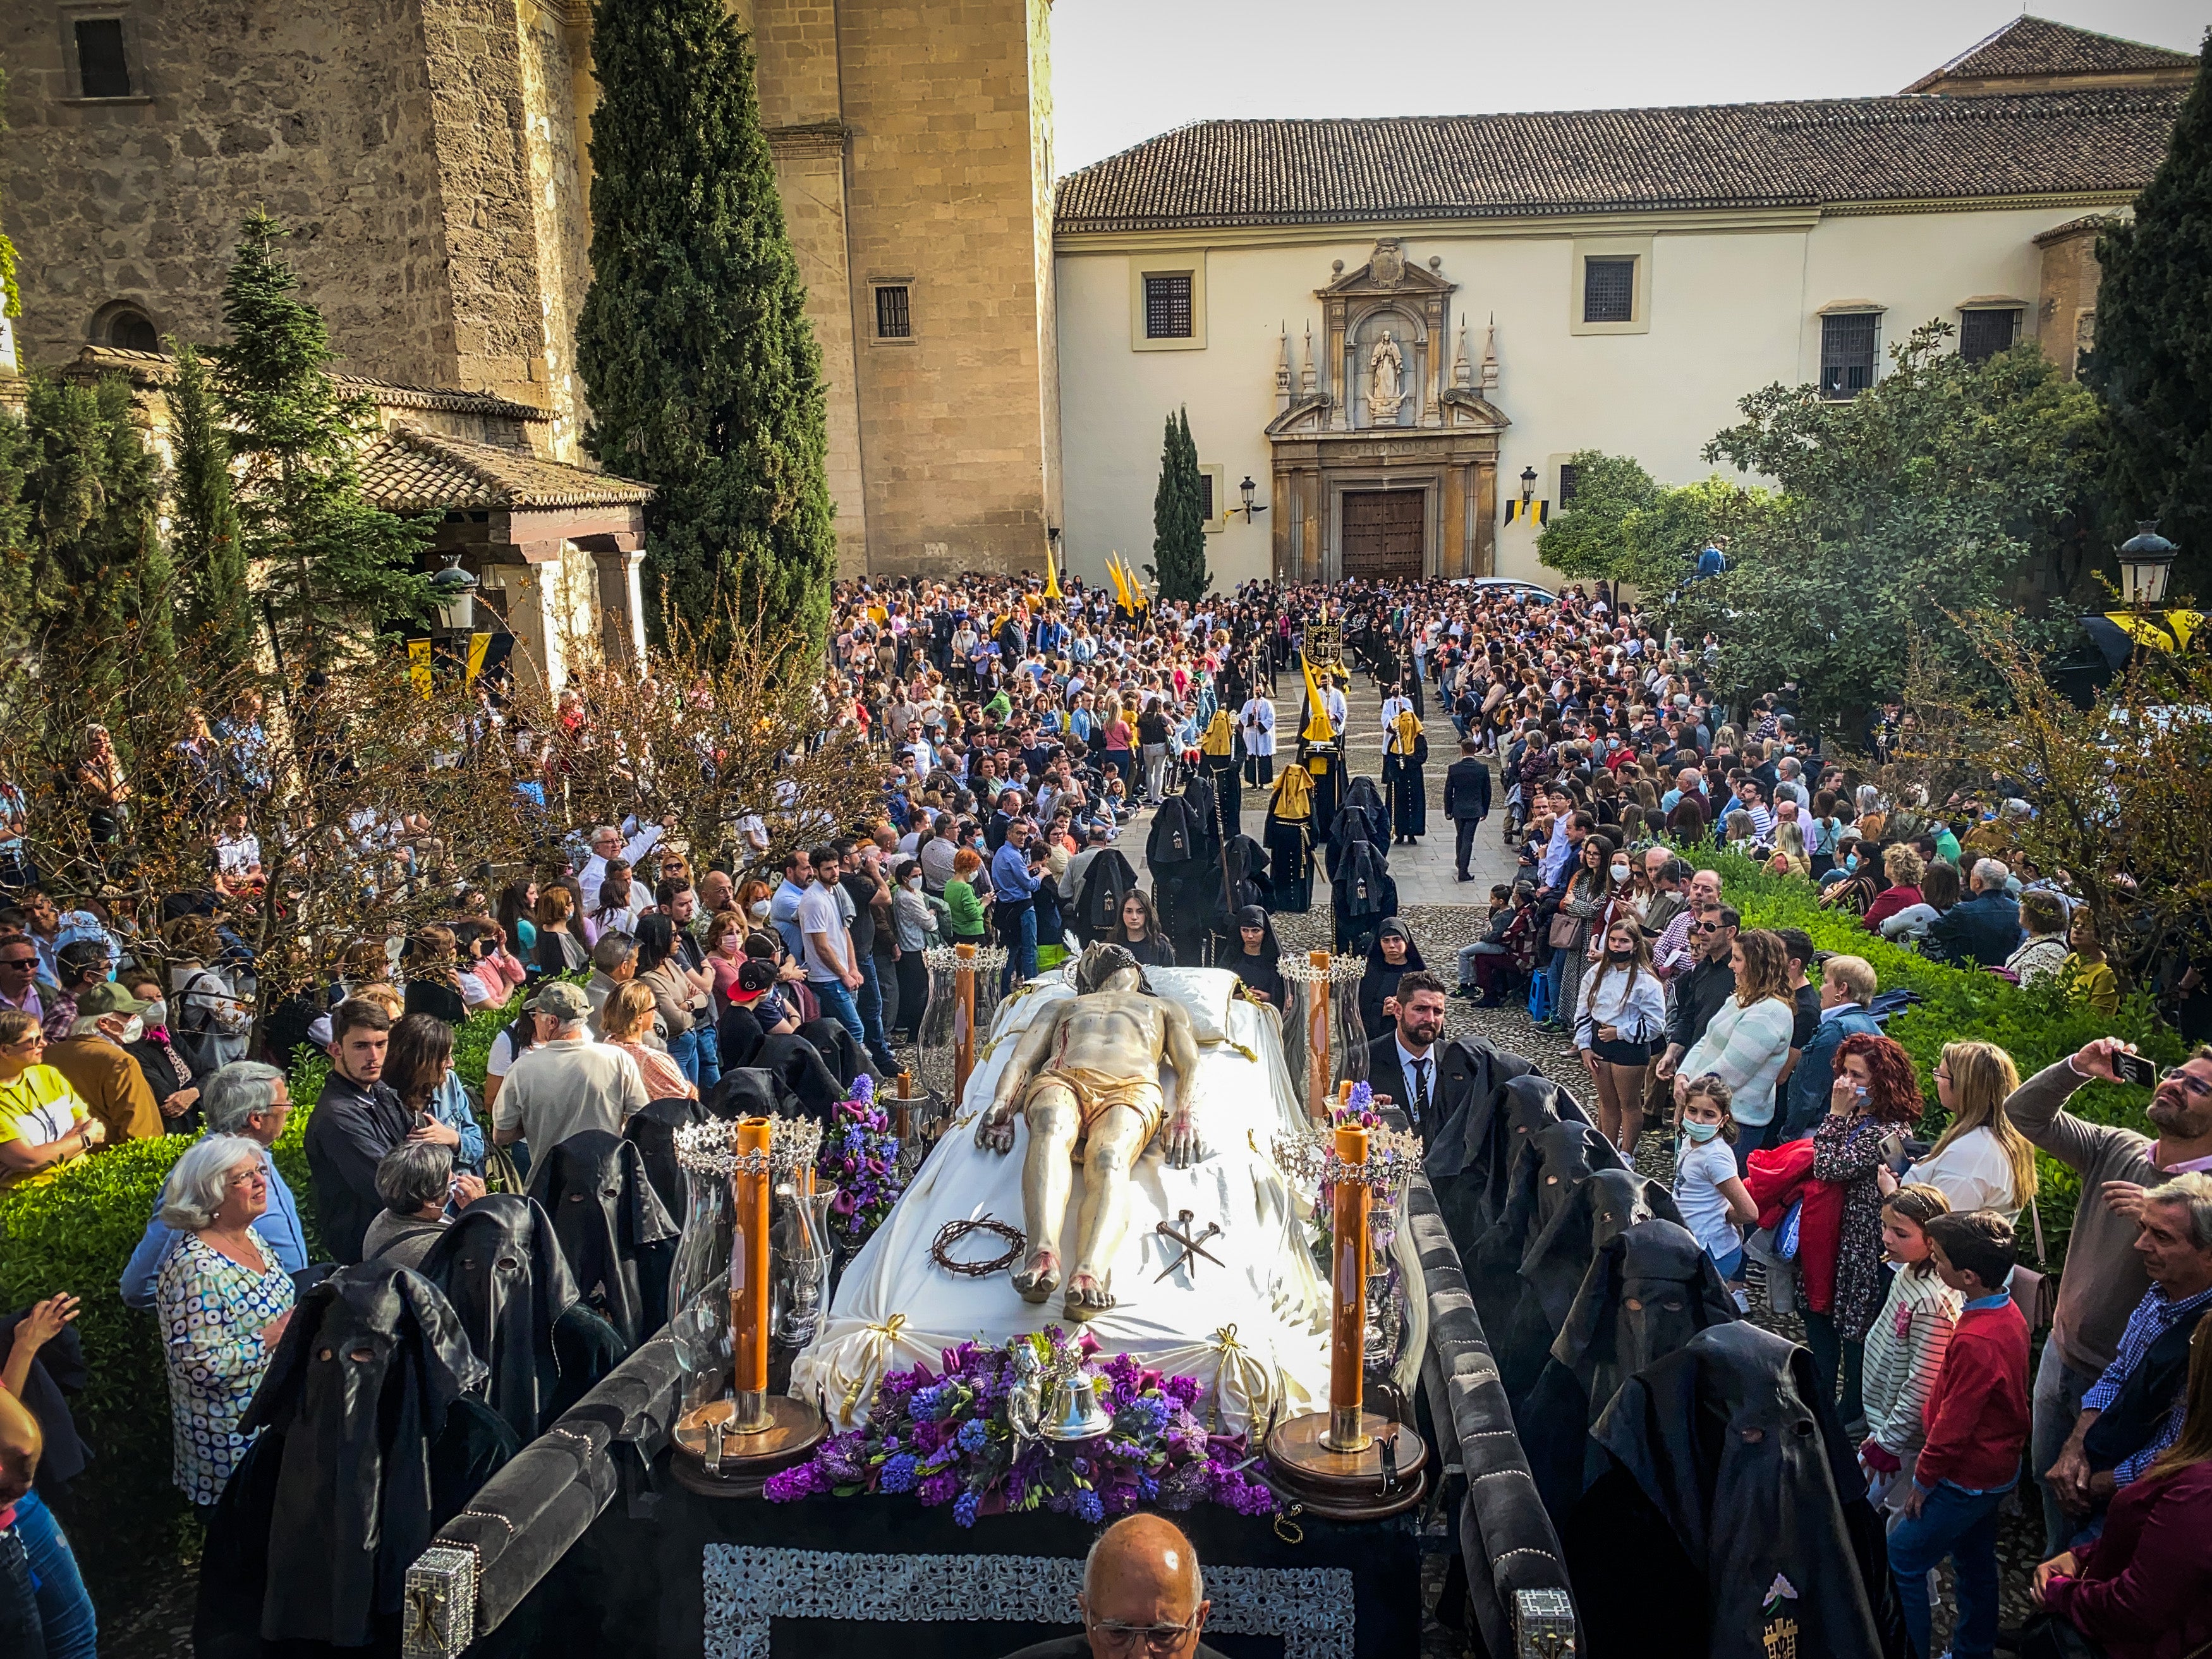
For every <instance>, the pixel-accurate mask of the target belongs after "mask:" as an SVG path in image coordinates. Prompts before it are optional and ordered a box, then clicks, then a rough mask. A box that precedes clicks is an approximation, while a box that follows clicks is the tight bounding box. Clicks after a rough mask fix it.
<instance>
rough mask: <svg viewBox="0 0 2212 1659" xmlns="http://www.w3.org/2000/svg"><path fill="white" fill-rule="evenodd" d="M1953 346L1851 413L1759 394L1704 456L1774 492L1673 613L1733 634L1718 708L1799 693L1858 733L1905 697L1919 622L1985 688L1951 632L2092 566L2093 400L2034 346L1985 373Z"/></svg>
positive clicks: (1927, 329)
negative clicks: (1778, 691) (1789, 686)
mask: <svg viewBox="0 0 2212 1659" xmlns="http://www.w3.org/2000/svg"><path fill="white" fill-rule="evenodd" d="M1950 332H1951V329H1950V327H1949V326H1948V325H1946V324H1942V323H1930V324H1928V325H1924V326H1923V327H1921V328H1918V329H1916V330H1915V331H1913V333H1912V335H1911V337H1910V338H1909V339H1907V340H1906V341H1905V342H1904V343H1901V344H1899V345H1897V346H1895V347H1893V348H1892V349H1891V351H1890V358H1891V368H1890V372H1889V373H1888V374H1887V375H1886V376H1884V377H1883V378H1882V379H1881V380H1879V381H1877V382H1876V383H1875V385H1874V386H1872V387H1870V388H1869V390H1867V391H1866V392H1862V393H1860V394H1859V396H1857V398H1853V399H1851V400H1850V402H1848V403H1832V402H1828V401H1826V400H1824V399H1823V398H1821V396H1820V389H1819V388H1818V387H1817V386H1780V385H1775V386H1768V387H1766V388H1765V390H1764V391H1760V392H1753V393H1752V394H1751V395H1750V396H1749V397H1747V398H1744V399H1743V400H1742V402H1741V404H1740V407H1741V410H1742V411H1743V415H1744V419H1743V421H1742V422H1741V423H1740V424H1738V425H1736V426H1733V427H1730V428H1728V429H1727V430H1726V431H1724V432H1723V433H1721V434H1720V435H1718V436H1717V437H1716V438H1714V439H1713V441H1711V443H1709V444H1708V445H1706V446H1705V459H1707V460H1708V461H1715V460H1726V461H1729V462H1731V463H1733V464H1734V465H1735V466H1736V467H1737V468H1738V469H1739V470H1741V471H1746V472H1751V473H1755V474H1759V475H1762V476H1764V477H1769V478H1771V479H1773V480H1774V482H1775V483H1776V484H1777V486H1778V494H1777V496H1776V499H1775V500H1774V501H1773V502H1772V503H1771V507H1769V508H1768V510H1766V511H1764V512H1761V513H1757V514H1754V515H1751V516H1750V517H1749V518H1748V519H1747V521H1746V522H1745V523H1744V525H1743V526H1742V528H1741V532H1740V533H1739V534H1738V535H1737V536H1736V537H1735V540H1734V542H1733V544H1732V545H1731V546H1730V548H1729V570H1728V573H1727V574H1724V575H1722V576H1718V577H1716V578H1714V579H1712V580H1707V581H1701V582H1697V583H1693V584H1692V586H1690V587H1688V588H1687V589H1686V590H1685V592H1684V593H1683V596H1682V599H1681V601H1680V604H1679V605H1678V606H1676V607H1675V611H1674V620H1675V621H1676V623H1677V625H1678V626H1681V627H1683V628H1685V629H1687V630H1688V631H1692V632H1699V631H1703V630H1705V629H1711V630H1713V631H1715V632H1717V633H1718V634H1720V635H1722V638H1723V671H1722V678H1721V684H1722V689H1723V690H1729V689H1731V688H1741V689H1745V690H1752V689H1757V688H1760V687H1765V686H1772V685H1780V684H1784V683H1785V682H1795V683H1796V685H1797V687H1798V689H1799V692H1800V698H1801V703H1802V709H1803V712H1804V713H1805V714H1807V715H1808V717H1810V718H1811V719H1812V720H1814V721H1816V722H1817V723H1819V724H1820V725H1822V726H1829V727H1831V728H1837V729H1855V726H1856V722H1857V717H1858V716H1859V714H1861V713H1862V712H1863V710H1864V709H1866V708H1868V707H1869V706H1871V704H1872V703H1874V702H1876V701H1878V700H1883V699H1888V698H1893V697H1894V696H1897V694H1898V693H1899V690H1901V689H1902V687H1903V684H1904V680H1905V664H1906V655H1907V640H1908V637H1909V635H1911V629H1912V625H1913V623H1915V622H1916V621H1919V622H1923V623H1929V624H1931V625H1930V626H1929V629H1928V630H1927V647H1928V649H1929V651H1930V652H1931V653H1933V655H1934V657H1935V659H1936V661H1937V662H1938V663H1939V664H1940V665H1942V667H1943V668H1944V669H1945V670H1946V671H1950V672H1954V673H1956V674H1959V675H1961V676H1963V677H1965V678H1966V679H1968V680H1971V681H1978V682H1984V683H1986V682H1987V681H1988V679H1989V678H1990V670H1989V668H1988V665H1987V664H1986V663H1985V662H1984V659H1983V658H1982V656H1981V654H1980V653H1978V652H1977V651H1976V650H1975V649H1974V647H1973V646H1972V643H1971V642H1970V641H1968V640H1966V638H1965V637H1964V635H1961V634H1960V632H1959V630H1958V629H1956V628H1953V627H1948V626H1943V625H1940V623H1938V620H1937V619H1938V618H1939V617H1941V616H1942V614H1943V613H1948V614H1949V615H1951V616H1960V615H1964V614H1966V613H1968V612H1980V611H1999V610H2005V609H2018V608H2021V606H2022V605H2023V604H2024V603H2025V601H2026V599H2027V597H2028V595H2029V593H2030V592H2031V590H2032V589H2033V586H2034V582H2035V580H2036V579H2037V578H2038V577H2039V576H2040V575H2042V574H2044V573H2045V572H2047V571H2049V570H2051V569H2054V568H2056V569H2057V570H2059V571H2061V572H2062V573H2063V571H2064V570H2065V569H2066V568H2069V565H2072V566H2074V567H2075V568H2078V566H2079V563H2080V562H2081V559H2082V558H2083V556H2084V549H2085V547H2086V545H2087V524H2086V520H2085V515H2084V513H2083V509H2082V505H2081V504H2082V502H2083V501H2084V500H2085V499H2086V498H2087V495H2088V492H2089V489H2090V488H2091V486H2092V484H2093V481H2094V480H2095V478H2096V477H2097V476H2098V474H2099V473H2100V471H2102V469H2103V466H2104V459H2105V457H2104V424H2103V418H2102V413H2101V410H2100V408H2099V406H2098V404H2097V400H2096V398H2095V397H2094V395H2093V394H2092V393H2091V392H2088V391H2087V389H2086V388H2084V387H2081V386H2075V385H2074V384H2072V383H2070V382H2069V381H2066V380H2061V379H2060V378H2059V377H2058V373H2057V369H2056V368H2054V367H2053V366H2052V365H2051V362H2050V361H2049V360H2048V359H2046V358H2045V356H2043V355H2042V353H2040V352H2039V351H2038V350H2037V349H2035V348H2034V346H2033V344H2023V345H2020V346H2015V348H2013V349H2011V350H2009V351H2003V352H1999V353H1997V354H1996V356H1992V357H1990V358H1989V359H1987V360H1986V361H1984V362H1980V363H1970V362H1966V359H1964V358H1963V357H1961V356H1960V355H1959V354H1958V353H1956V352H1955V351H1951V350H1948V349H1945V347H1944V337H1946V336H1947V335H1948V334H1949V333H1950Z"/></svg>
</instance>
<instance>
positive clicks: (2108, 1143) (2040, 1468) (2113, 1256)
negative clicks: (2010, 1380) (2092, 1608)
mask: <svg viewBox="0 0 2212 1659" xmlns="http://www.w3.org/2000/svg"><path fill="white" fill-rule="evenodd" d="M2098 1082H2103V1083H2128V1084H2130V1085H2134V1086H2136V1087H2139V1088H2140V1087H2148V1088H2150V1089H2151V1091H2152V1093H2151V1097H2150V1101H2149V1103H2148V1104H2147V1105H2146V1106H2145V1107H2144V1108H2143V1111H2144V1115H2146V1116H2147V1117H2148V1119H2149V1120H2150V1125H2151V1127H2152V1128H2153V1129H2154V1130H2155V1131H2157V1136H2156V1138H2155V1139H2153V1138H2151V1137H2150V1136H2148V1135H2143V1134H2139V1133H2136V1131H2135V1130H2133V1129H2129V1128H2124V1127H2119V1126H2118V1125H2113V1124H2103V1123H2092V1122H2089V1121H2087V1120H2086V1119H2084V1118H2080V1117H2076V1116H2075V1115H2074V1114H2073V1113H2071V1112H2069V1111H2067V1110H2066V1109H2065V1106H2066V1103H2067V1102H2068V1101H2069V1100H2070V1099H2071V1098H2072V1097H2073V1095H2074V1091H2075V1090H2077V1089H2079V1088H2081V1086H2082V1085H2085V1084H2089V1083H2098ZM2004 1111H2005V1115H2006V1116H2007V1117H2008V1118H2009V1119H2010V1120H2011V1121H2012V1123H2013V1126H2014V1127H2015V1128H2017V1129H2018V1130H2019V1131H2020V1132H2021V1133H2022V1134H2024V1135H2026V1136H2027V1139H2029V1141H2030V1142H2031V1143H2033V1145H2034V1146H2035V1147H2036V1149H2037V1150H2038V1151H2039V1152H2047V1153H2049V1154H2050V1155H2051V1157H2052V1158H2056V1159H2057V1161H2058V1162H2059V1163H2061V1164H2064V1165H2066V1167H2067V1168H2068V1169H2069V1170H2073V1171H2074V1172H2075V1174H2076V1175H2078V1176H2080V1177H2081V1205H2080V1207H2079V1208H2077V1209H2076V1210H2075V1212H2074V1231H2073V1233H2072V1234H2071V1236H2070V1237H2069V1239H2068V1241H2067V1245H2066V1272H2065V1273H2064V1275H2063V1277H2062V1278H2061V1279H2059V1281H2058V1306H2057V1310H2055V1311H2054V1312H2053V1314H2052V1316H2051V1335H2050V1336H2049V1338H2048V1339H2047V1340H2045V1343H2044V1345H2043V1354H2042V1358H2041V1360H2040V1362H2039V1364H2038V1365H2037V1367H2036V1372H2035V1386H2034V1391H2033V1407H2034V1425H2033V1434H2032V1437H2031V1438H2030V1440H2029V1443H2028V1469H2029V1472H2030V1473H2031V1474H2033V1475H2034V1476H2035V1477H2036V1480H2037V1483H2038V1485H2039V1486H2041V1488H2042V1491H2043V1520H2044V1544H2045V1549H2044V1553H2045V1555H2057V1553H2059V1552H2060V1551H2061V1550H2063V1548H2065V1547H2066V1544H2067V1541H2068V1540H2069V1538H2070V1537H2071V1536H2072V1535H2073V1533H2074V1530H2075V1526H2076V1524H2077V1522H2075V1520H2074V1519H2073V1518H2072V1514H2071V1511H2072V1510H2077V1509H2081V1508H2083V1507H2084V1506H2085V1504H2086V1496H2085V1495H2084V1494H2082V1493H2080V1492H2075V1491H2073V1490H2070V1489H2067V1488H2062V1487H2061V1486H2059V1485H2058V1484H2057V1483H2056V1482H2054V1481H2053V1480H2051V1472H2052V1466H2053V1465H2055V1464H2056V1463H2057V1462H2058V1461H2059V1457H2060V1455H2061V1454H2062V1453H2063V1451H2064V1449H2066V1446H2067V1444H2068V1443H2069V1438H2070V1437H2072V1436H2073V1434H2074V1432H2075V1429H2076V1427H2077V1426H2078V1425H2079V1422H2080V1419H2081V1397H2082V1396H2083V1395H2085V1394H2087V1392H2088V1391H2089V1389H2091V1387H2092V1386H2093V1385H2094V1383H2096V1381H2097V1379H2098V1378H2099V1377H2100V1376H2102V1375H2103V1373H2104V1371H2105V1370H2106V1367H2107V1366H2109V1365H2110V1364H2112V1361H2113V1359H2114V1358H2116V1357H2117V1356H2118V1352H2119V1344H2120V1335H2121V1333H2122V1332H2123V1331H2124V1329H2125V1328H2126V1326H2127V1321H2128V1316H2129V1315H2130V1313H2131V1312H2132V1311H2133V1310H2134V1309H2135V1307H2136V1304H2138V1303H2140V1302H2141V1301H2142V1298H2143V1293H2144V1291H2146V1290H2148V1288H2149V1285H2150V1280H2149V1278H2148V1274H2147V1273H2146V1272H2145V1270H2144V1267H2143V1261H2142V1255H2141V1254H2140V1253H2139V1252H2138V1251H2137V1250H2136V1237H2137V1236H2138V1235H2139V1234H2140V1233H2141V1231H2142V1228H2141V1226H2140V1225H2139V1222H2138V1219H2137V1218H2138V1216H2139V1215H2140V1213H2141V1212H2142V1198H2143V1193H2144V1191H2145V1189H2147V1188H2152V1187H2156V1186H2159V1185H2160V1184H2162V1183H2163V1182H2166V1181H2168V1180H2170V1179H2172V1177H2173V1176H2177V1175H2181V1174H2184V1173H2186V1172H2188V1171H2190V1170H2200V1171H2201V1170H2212V1046H2202V1045H2201V1046H2199V1047H2198V1048H2197V1050H2196V1051H2195V1052H2194V1053H2193V1054H2191V1055H2190V1056H2189V1058H2188V1059H2187V1060H2185V1061H2183V1062H2182V1063H2181V1064H2180V1065H2179V1066H2169V1067H2167V1068H2166V1070H2165V1071H2164V1072H2160V1071H2159V1070H2158V1068H2157V1067H2155V1066H2153V1065H2152V1064H2151V1062H2150V1061H2149V1060H2148V1059H2146V1058H2145V1057H2144V1056H2142V1054H2137V1053H2136V1051H2135V1048H2134V1046H2133V1045H2132V1044H2130V1043H2128V1042H2123V1041H2121V1040H2120V1039H2119V1038H2118V1037H2098V1038H2097V1039H2095V1040H2094V1041H2093V1042H2087V1043H2085V1044H2083V1045H2082V1047H2081V1048H2079V1049H2077V1050H2075V1052H2074V1053H2073V1054H2069V1055H2068V1056H2067V1057H2066V1058H2065V1059H2063V1060H2059V1061H2058V1062H2057V1064H2055V1065H2051V1066H2045V1067H2044V1068H2043V1069H2042V1070H2041V1071H2039V1072H2038V1073H2036V1074H2035V1075H2034V1076H2033V1077H2032V1078H2030V1079H2027V1082H2025V1083H2023V1084H2021V1085H2020V1087H2019V1088H2017V1089H2015V1090H2014V1091H2013V1092H2012V1093H2011V1095H2010V1096H2009V1097H2007V1099H2006V1101H2005V1103H2004Z"/></svg>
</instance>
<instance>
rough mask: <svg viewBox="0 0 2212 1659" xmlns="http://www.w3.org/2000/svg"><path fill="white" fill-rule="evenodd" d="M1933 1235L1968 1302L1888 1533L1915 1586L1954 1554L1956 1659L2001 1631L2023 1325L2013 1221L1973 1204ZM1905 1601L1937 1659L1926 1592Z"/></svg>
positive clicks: (1940, 1260) (1917, 1645) (2023, 1369)
mask: <svg viewBox="0 0 2212 1659" xmlns="http://www.w3.org/2000/svg"><path fill="white" fill-rule="evenodd" d="M1927 1233H1928V1243H1929V1246H1930V1249H1931V1252H1932V1254H1933V1255H1934V1258H1935V1261H1936V1272H1937V1273H1940V1274H1941V1275H1942V1279H1943V1282H1944V1283H1945V1284H1946V1285H1949V1286H1950V1287H1951V1288H1952V1289H1953V1290H1954V1291H1958V1292H1959V1293H1960V1295H1961V1296H1963V1297H1966V1307H1965V1309H1964V1310H1962V1311H1961V1312H1960V1315H1959V1323H1958V1326H1957V1328H1956V1329H1954V1331H1953V1332H1952V1334H1951V1346H1950V1347H1949V1348H1948V1349H1947V1350H1946V1351H1945V1352H1944V1355H1943V1369H1942V1370H1941V1371H1939V1372H1938V1373H1937V1374H1936V1386H1935V1388H1934V1389H1933V1390H1932V1391H1931V1392H1930V1393H1929V1396H1928V1407H1927V1411H1926V1413H1925V1421H1926V1423H1927V1427H1928V1441H1927V1443H1926V1444H1925V1445H1924V1446H1923V1447H1922V1448H1921V1450H1920V1462H1919V1463H1918V1464H1917V1466H1916V1467H1915V1468H1914V1469H1913V1472H1912V1478H1913V1489H1912V1492H1911V1496H1910V1497H1908V1498H1906V1499H1905V1519H1904V1521H1903V1522H1900V1523H1899V1526H1898V1528H1897V1530H1896V1531H1894V1532H1893V1533H1891V1534H1890V1535H1889V1566H1890V1571H1892V1572H1893V1573H1895V1574H1896V1575H1897V1581H1898V1583H1900V1584H1910V1583H1917V1582H1920V1581H1921V1580H1922V1579H1923V1577H1925V1575H1926V1574H1928V1573H1929V1572H1930V1571H1933V1570H1934V1569H1935V1567H1936V1564H1937V1563H1938V1562H1940V1561H1942V1559H1943V1558H1944V1557H1945V1556H1947V1555H1948V1556H1949V1557H1950V1558H1951V1559H1952V1562H1953V1564H1954V1579H1953V1582H1954V1587H1955V1589H1956V1591H1957V1595H1958V1600H1959V1618H1958V1622H1957V1625H1956V1626H1955V1627H1954V1630H1953V1632H1952V1636H1951V1655H1952V1659H1988V1656H1989V1655H1990V1653H1991V1652H1992V1651H1993V1650H1995V1648H1996V1636H1997V1507H1998V1505H1999V1504H2002V1503H2003V1502H2004V1495H2005V1494H2006V1493H2007V1492H2010V1491H2011V1490H2012V1487H2013V1483H2014V1482H2015V1481H2016V1480H2019V1479H2020V1456H2021V1449H2022V1448H2024V1447H2025V1446H2026V1445H2027V1431H2028V1397H2027V1321H2026V1320H2024V1319H2022V1318H2021V1315H2020V1310H2019V1309H2018V1308H2016V1307H2015V1306H2014V1305H2013V1300H2012V1297H2010V1296H2009V1295H2008V1294H2007V1293H2006V1291H2005V1285H2006V1284H2007V1282H2008V1280H2009V1279H2011V1277H2012V1270H2013V1264H2014V1262H2015V1261H2016V1260H2017V1255H2016V1252H2015V1247H2014V1244H2013V1235H2012V1224H2011V1223H2010V1222H2008V1221H2007V1220H2006V1219H2005V1218H2003V1217H2002V1216H2001V1215H1998V1214H1996V1212H1993V1211H1990V1210H1968V1211H1966V1212H1961V1213H1955V1214H1951V1215H1939V1216H1934V1217H1931V1218H1929V1222H1928V1226H1927ZM1902 1599H1903V1601H1904V1602H1905V1628H1906V1630H1907V1631H1909V1632H1911V1637H1912V1645H1913V1647H1914V1649H1915V1650H1916V1651H1917V1652H1918V1654H1919V1655H1920V1659H1931V1656H1930V1655H1929V1639H1930V1635H1929V1625H1930V1620H1929V1607H1928V1602H1927V1600H1926V1598H1925V1597H1923V1596H1918V1595H1907V1596H1905V1597H1903V1598H1902Z"/></svg>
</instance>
